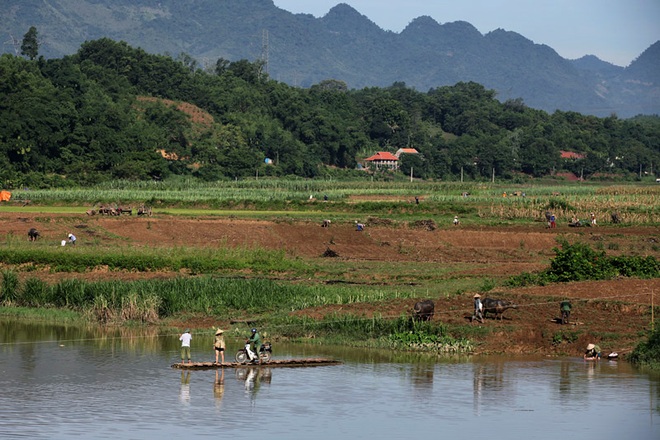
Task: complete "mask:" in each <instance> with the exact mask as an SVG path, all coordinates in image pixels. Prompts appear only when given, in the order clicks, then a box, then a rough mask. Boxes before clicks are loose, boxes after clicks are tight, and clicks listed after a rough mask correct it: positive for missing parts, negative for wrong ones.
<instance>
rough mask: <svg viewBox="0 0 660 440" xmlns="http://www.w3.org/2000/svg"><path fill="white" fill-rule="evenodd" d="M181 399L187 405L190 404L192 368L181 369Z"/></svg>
mask: <svg viewBox="0 0 660 440" xmlns="http://www.w3.org/2000/svg"><path fill="white" fill-rule="evenodd" d="M179 400H181V403H184V404H186V405H189V404H190V370H188V371H183V370H182V371H181V392H180V394H179Z"/></svg>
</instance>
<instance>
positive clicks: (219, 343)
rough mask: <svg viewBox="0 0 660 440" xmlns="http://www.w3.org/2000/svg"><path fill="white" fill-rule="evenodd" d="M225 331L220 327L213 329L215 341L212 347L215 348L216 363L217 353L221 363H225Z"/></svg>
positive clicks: (216, 361)
mask: <svg viewBox="0 0 660 440" xmlns="http://www.w3.org/2000/svg"><path fill="white" fill-rule="evenodd" d="M224 333H225V331H224V330H222V329H220V328H219V329H217V330H216V331H215V342H214V343H213V349H214V350H215V363H216V364H217V363H218V355H220V356H221V357H222V362H221V365H222V364H224V363H225V336H224Z"/></svg>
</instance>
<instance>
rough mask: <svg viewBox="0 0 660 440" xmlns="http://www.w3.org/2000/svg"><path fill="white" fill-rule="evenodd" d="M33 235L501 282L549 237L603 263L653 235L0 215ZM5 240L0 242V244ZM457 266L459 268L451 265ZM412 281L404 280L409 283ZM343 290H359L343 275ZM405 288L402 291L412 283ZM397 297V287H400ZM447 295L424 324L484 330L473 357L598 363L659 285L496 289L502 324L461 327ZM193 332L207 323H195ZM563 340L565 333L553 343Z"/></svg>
mask: <svg viewBox="0 0 660 440" xmlns="http://www.w3.org/2000/svg"><path fill="white" fill-rule="evenodd" d="M31 227H36V228H37V229H38V230H39V231H40V232H41V234H42V238H41V242H40V243H41V244H42V245H43V243H44V242H50V243H52V244H53V246H59V243H60V241H61V240H64V239H66V236H67V234H68V233H69V232H72V233H74V234H75V235H76V236H77V237H78V246H91V245H95V246H98V245H110V246H112V245H116V246H131V247H139V246H162V247H182V246H185V247H200V248H201V247H221V246H256V247H262V248H272V249H285V250H286V253H287V254H288V255H290V256H292V257H299V258H304V259H318V258H322V257H321V256H322V254H323V253H324V252H325V251H327V250H328V249H331V250H332V251H333V252H334V253H336V255H337V258H339V259H341V260H343V261H345V262H349V263H350V264H353V263H354V264H355V266H356V267H358V266H359V265H360V264H361V262H365V261H383V262H389V263H397V262H405V263H407V264H414V263H416V262H418V263H425V264H429V263H437V264H438V267H443V266H444V265H454V266H457V267H459V269H458V270H454V271H452V276H468V277H469V276H473V277H483V278H491V279H495V280H501V279H502V278H504V277H508V276H510V275H515V274H520V273H522V272H531V271H535V270H540V269H543V268H545V267H547V266H548V264H549V260H550V258H552V256H553V255H554V252H553V248H554V247H556V246H557V241H556V238H557V236H558V235H563V236H564V237H566V238H568V239H569V240H581V241H585V242H588V243H590V244H592V245H593V246H596V245H598V243H599V242H600V243H601V245H600V248H601V249H606V251H607V252H608V254H623V255H653V256H655V257H656V258H660V231H658V229H657V228H652V227H633V226H631V227H618V226H616V227H615V226H612V225H604V226H599V227H595V228H580V229H573V228H568V227H562V226H560V227H559V228H557V229H553V230H549V229H544V227H543V226H542V225H541V224H539V223H531V224H530V225H529V226H503V227H479V226H470V225H463V224H462V225H460V226H457V227H453V226H448V227H444V226H442V227H440V228H438V229H434V230H427V229H426V228H423V227H419V228H415V227H414V226H411V225H408V224H405V225H401V224H398V225H379V224H376V223H374V224H367V227H366V228H365V230H364V231H362V232H357V231H356V230H355V228H354V225H353V224H351V223H349V222H347V223H332V225H331V226H330V227H329V228H322V227H321V226H320V224H318V223H311V222H293V221H290V222H288V221H282V222H275V221H265V220H245V219H240V220H239V219H233V218H212V217H197V218H190V217H176V216H165V215H158V216H155V217H151V218H138V217H135V216H132V217H130V216H125V217H99V216H95V217H85V216H80V215H65V214H56V215H54V214H23V213H10V212H1V213H0V237H10V236H13V237H24V239H25V240H27V231H28V230H29V229H30V228H31ZM4 241H5V240H2V242H4ZM463 264H464V265H465V269H464V270H461V269H460V267H461V265H463ZM176 275H179V274H176V273H147V274H145V273H116V272H113V273H108V272H105V271H103V270H98V269H97V270H93V271H90V272H88V273H84V274H60V273H49V272H43V273H38V272H29V273H27V274H24V275H22V276H39V277H41V278H43V279H45V280H47V281H49V282H54V281H57V280H59V279H61V278H64V277H76V278H85V279H90V280H91V279H105V278H112V279H117V278H123V279H127V280H128V279H137V278H144V277H170V276H176ZM372 275H373V276H372V277H371V280H372V281H371V282H374V281H373V280H376V281H375V282H382V283H387V284H389V285H392V284H396V283H397V282H399V281H397V278H393V277H390V276H389V275H388V274H387V273H381V274H372ZM410 277H411V278H413V279H414V274H411V275H410ZM343 281H344V282H354V283H359V282H360V280H359V279H351V275H350V274H346V278H345V279H344V280H343ZM405 282H407V283H409V282H410V279H408V280H406V281H405ZM402 288H405V285H404V283H403V282H402ZM473 293H474V292H466V293H465V295H463V296H455V295H454V296H451V297H446V295H445V296H443V295H434V294H429V298H430V299H433V300H434V301H435V302H436V314H435V317H434V319H435V320H441V321H443V322H447V323H451V324H457V325H461V324H465V325H474V326H476V325H483V326H486V327H489V329H490V330H491V331H490V332H487V334H486V335H483V336H481V337H480V339H478V340H477V344H478V351H480V352H484V353H485V352H506V353H547V354H548V355H552V354H570V355H579V354H580V353H581V351H582V350H583V348H584V346H586V344H587V343H589V342H595V343H598V344H600V346H601V347H602V348H603V350H604V351H605V354H607V353H609V352H612V351H616V352H618V353H619V354H625V353H627V352H629V351H630V350H631V349H632V348H633V347H634V346H635V345H636V343H637V342H639V340H640V338H641V337H642V335H643V334H644V331H645V330H647V329H648V328H649V327H650V322H651V312H650V307H649V306H650V305H651V303H652V302H653V303H654V304H657V303H658V293H660V279H653V280H639V279H616V280H611V281H598V282H579V283H568V284H562V285H554V286H539V287H528V288H518V289H512V288H501V287H498V288H496V289H494V290H493V291H491V292H488V293H487V294H485V295H484V296H490V297H501V298H503V299H507V300H511V301H514V302H515V303H516V304H518V308H517V309H511V310H507V311H506V312H505V313H504V319H502V320H501V321H499V320H496V319H492V318H489V319H487V320H486V322H485V323H484V324H476V323H470V320H469V317H470V315H471V312H472V311H471V308H472V305H471V304H472V299H471V297H472V294H473ZM564 297H568V298H571V299H572V301H573V305H574V308H573V314H572V316H571V321H572V324H571V325H568V326H561V325H560V324H557V323H556V322H554V319H555V318H556V317H557V316H558V314H559V313H558V312H559V300H560V299H562V298H564ZM414 302H415V300H396V301H388V302H386V303H382V304H376V305H368V306H365V305H364V304H356V305H354V306H342V307H339V306H329V307H325V308H321V309H310V310H303V311H300V312H297V313H300V314H306V315H309V316H322V315H325V314H327V313H351V314H358V315H364V316H370V315H371V314H373V313H381V314H384V315H390V314H391V315H392V316H397V315H398V314H400V313H402V312H406V311H409V310H410V309H411V308H412V305H413V304H414ZM187 324H190V325H195V324H198V325H200V326H202V325H203V326H207V324H208V323H207V322H204V319H200V322H198V323H187ZM562 334H563V335H564V336H563V337H562Z"/></svg>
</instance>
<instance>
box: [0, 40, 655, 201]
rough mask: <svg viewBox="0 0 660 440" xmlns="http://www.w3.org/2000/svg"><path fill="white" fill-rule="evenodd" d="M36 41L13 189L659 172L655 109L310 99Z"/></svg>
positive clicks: (1, 104) (401, 90)
mask: <svg viewBox="0 0 660 440" xmlns="http://www.w3.org/2000/svg"><path fill="white" fill-rule="evenodd" d="M31 31H32V29H31ZM27 36H28V34H26V37H27ZM29 36H30V39H29V40H28V41H27V42H26V41H25V40H24V45H25V47H24V52H23V55H25V57H20V56H14V55H11V54H4V55H2V57H0V150H1V151H2V152H3V154H0V182H1V184H2V185H3V187H4V188H6V189H11V188H16V187H21V186H33V187H49V186H66V185H89V184H95V183H100V182H103V181H106V180H112V179H133V180H147V179H157V180H161V179H166V178H168V177H170V176H174V175H180V176H193V177H196V178H199V179H202V180H222V179H236V178H244V177H248V176H254V175H255V174H257V175H259V176H277V177H285V176H296V177H303V178H321V177H327V176H333V177H337V178H341V177H345V178H359V177H366V176H369V177H372V176H373V175H375V176H377V177H378V178H381V177H382V178H394V177H396V174H397V173H398V174H400V175H401V174H402V175H406V176H408V175H410V174H411V173H412V174H413V175H414V177H417V178H424V179H445V180H456V179H458V178H459V176H462V177H463V178H465V179H473V180H482V179H483V180H485V179H490V178H491V177H492V176H493V174H494V175H495V176H497V178H498V179H521V178H527V177H544V176H548V175H550V174H553V173H555V172H558V171H569V172H573V173H575V174H577V175H581V176H583V177H584V178H587V179H589V178H598V177H599V176H605V177H607V178H621V179H634V178H640V176H644V175H645V173H647V172H650V173H653V167H654V166H655V167H657V166H659V165H660V118H658V116H657V115H654V116H639V117H636V118H632V119H627V120H622V119H619V118H618V117H617V116H616V115H611V116H610V117H607V118H598V117H594V116H588V115H582V114H579V113H576V112H563V111H555V112H554V113H552V114H549V113H547V112H544V111H541V110H535V109H532V108H529V107H527V106H526V105H525V103H524V102H523V101H522V100H521V99H516V100H508V101H506V102H503V103H502V102H499V101H498V100H497V99H496V96H497V95H496V92H495V91H493V90H488V89H486V88H485V87H483V86H482V85H480V84H477V83H474V82H461V83H457V84H455V85H453V86H444V87H438V88H434V89H431V90H428V91H426V92H421V91H417V90H415V89H413V88H410V87H407V86H406V84H405V83H394V84H392V85H391V86H389V87H384V88H378V87H371V88H364V89H360V90H349V89H348V88H347V87H346V84H345V83H343V82H341V81H338V80H333V79H328V80H325V81H322V82H320V83H318V84H315V85H313V86H311V87H309V88H305V89H303V88H298V87H292V86H289V85H286V84H284V83H281V82H278V81H277V80H275V79H272V78H270V77H269V76H268V74H267V73H266V67H267V66H265V64H264V63H263V62H261V61H255V62H250V61H248V60H238V61H230V60H225V59H219V60H217V61H216V62H214V63H211V64H207V65H203V66H201V65H199V63H198V61H197V60H194V59H193V58H192V57H190V56H188V55H186V54H180V55H179V56H177V57H172V56H169V55H155V54H149V53H147V52H145V51H144V50H142V49H139V48H133V47H131V46H129V45H128V44H126V43H125V42H117V41H113V40H110V39H100V40H94V41H88V42H85V43H84V44H83V45H81V47H80V49H79V50H78V52H77V53H75V54H73V55H70V56H65V57H63V58H60V59H44V58H43V57H38V56H37V55H38V54H37V50H38V44H37V39H36V30H35V31H34V32H30V35H29ZM186 106H188V108H186ZM191 109H192V110H194V111H191ZM198 110H201V111H203V112H205V113H202V115H205V114H208V115H210V116H211V117H212V118H204V117H196V116H195V115H196V114H197V113H195V111H198ZM399 148H415V149H417V150H418V151H419V152H420V154H419V155H403V156H402V157H401V164H400V165H401V166H400V169H399V170H398V171H396V172H394V171H378V172H374V173H375V174H370V172H368V171H367V172H365V171H358V170H356V168H357V167H358V163H360V162H361V160H362V159H364V158H365V157H367V156H369V155H371V154H373V153H375V152H377V151H389V152H395V151H396V150H397V149H399ZM561 151H571V152H574V153H578V154H579V155H580V156H579V157H581V158H578V159H563V158H562V157H561V154H560V152H561Z"/></svg>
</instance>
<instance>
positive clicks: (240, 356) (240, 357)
mask: <svg viewBox="0 0 660 440" xmlns="http://www.w3.org/2000/svg"><path fill="white" fill-rule="evenodd" d="M236 362H238V363H239V364H247V362H248V355H247V353H246V352H245V351H244V350H240V351H239V352H237V353H236Z"/></svg>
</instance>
